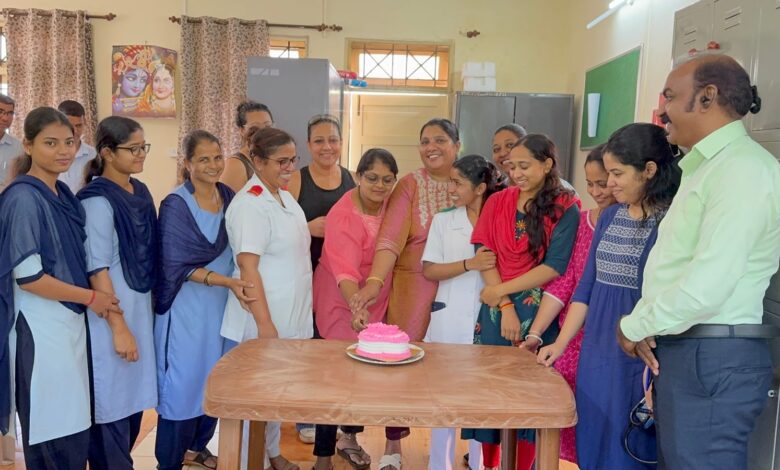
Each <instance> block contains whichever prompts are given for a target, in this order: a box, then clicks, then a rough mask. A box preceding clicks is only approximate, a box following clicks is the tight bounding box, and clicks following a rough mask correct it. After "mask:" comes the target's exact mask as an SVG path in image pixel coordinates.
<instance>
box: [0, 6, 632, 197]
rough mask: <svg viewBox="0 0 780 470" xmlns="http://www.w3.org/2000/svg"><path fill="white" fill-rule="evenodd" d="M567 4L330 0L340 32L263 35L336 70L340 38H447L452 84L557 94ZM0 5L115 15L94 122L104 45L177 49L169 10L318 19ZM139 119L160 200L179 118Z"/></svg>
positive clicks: (266, 12)
mask: <svg viewBox="0 0 780 470" xmlns="http://www.w3.org/2000/svg"><path fill="white" fill-rule="evenodd" d="M578 1H579V0H577V1H573V2H571V3H577V2H578ZM641 1H646V0H641ZM569 4H570V2H569V1H568V0H523V1H518V0H491V1H490V2H478V1H477V2H475V1H473V0H395V1H392V2H388V1H384V0H330V1H328V2H327V7H326V12H325V13H326V23H328V24H333V23H336V24H339V25H341V26H342V27H343V28H344V30H343V31H342V32H339V33H333V32H329V33H324V34H323V33H318V32H316V31H304V30H281V29H274V30H272V31H271V33H272V35H291V36H307V37H308V40H309V56H310V57H317V58H327V59H330V60H331V61H332V62H333V63H334V65H336V67H337V68H341V67H343V66H344V62H345V57H346V40H347V39H348V38H359V39H395V40H407V41H437V42H439V41H441V42H450V43H451V44H452V47H453V52H452V54H453V66H452V70H453V71H455V72H456V73H455V74H454V76H453V77H452V80H453V82H454V83H457V82H458V81H459V76H458V74H457V71H458V70H459V69H460V67H461V64H462V63H463V62H465V61H492V62H495V63H496V65H497V81H498V89H499V90H500V91H521V92H558V93H560V92H566V91H567V90H568V89H569V83H570V81H571V78H570V75H571V74H570V71H571V66H570V64H569V47H570V43H571V42H570V39H569V36H570V31H569V28H567V15H568V13H567V10H568V9H569V8H570V7H569V6H568V5H569ZM0 7H16V8H25V7H34V8H42V9H52V8H64V9H69V10H77V9H84V10H87V11H88V12H90V13H96V14H104V13H108V12H109V11H110V12H113V13H115V14H116V15H117V18H116V19H115V20H114V21H111V22H107V21H103V20H94V21H93V25H94V31H95V37H94V43H95V70H96V75H97V77H96V81H97V100H98V117H100V118H103V117H106V116H108V115H109V114H110V112H111V107H110V97H111V78H110V72H109V71H110V57H111V47H112V46H113V45H115V44H116V45H119V44H150V45H157V46H163V47H168V48H171V49H175V50H178V51H180V50H181V45H180V43H179V32H180V30H179V26H178V25H176V24H173V23H171V22H170V21H168V17H169V16H171V15H176V16H179V15H181V14H182V13H185V14H187V15H190V16H204V15H210V16H217V17H222V18H225V17H229V16H236V17H239V18H244V19H256V18H264V19H266V20H268V21H269V22H275V23H305V24H319V23H320V22H321V19H322V3H321V1H319V0H284V1H271V0H263V1H258V0H222V1H215V0H135V1H133V2H127V1H117V0H111V1H107V0H0ZM473 29H476V30H479V31H480V32H481V35H480V36H478V37H477V38H474V39H468V38H466V37H465V35H463V34H460V32H461V31H462V32H465V31H469V30H473ZM456 86H457V85H456ZM140 121H141V123H142V125H143V126H144V129H145V131H146V140H147V141H148V142H151V143H152V145H153V148H152V152H151V154H150V158H149V159H148V160H147V164H146V168H145V171H144V173H143V174H142V175H141V176H140V179H141V180H143V181H144V182H146V183H147V184H148V185H149V187H150V189H151V191H152V194H153V195H154V197H155V199H156V201H157V202H158V203H159V201H160V200H161V199H162V197H164V196H165V194H167V193H168V192H169V191H170V189H171V188H172V187H173V185H174V183H175V159H174V158H171V157H170V156H169V155H170V153H171V152H172V151H175V149H176V148H177V139H178V124H179V121H178V119H176V120H161V119H142V120H140Z"/></svg>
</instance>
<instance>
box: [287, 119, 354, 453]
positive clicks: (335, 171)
mask: <svg viewBox="0 0 780 470" xmlns="http://www.w3.org/2000/svg"><path fill="white" fill-rule="evenodd" d="M307 135H308V142H307V143H308V145H309V153H310V154H311V163H310V164H309V165H307V166H305V167H303V168H301V169H300V170H298V171H296V172H295V173H293V175H292V178H291V179H290V184H289V185H288V187H287V190H288V191H289V192H290V194H292V195H293V197H294V198H295V199H297V200H298V204H300V206H301V208H302V209H303V213H304V214H305V215H306V222H308V223H309V233H311V247H310V251H311V269H312V272H313V271H314V270H315V269H316V268H317V264H319V261H320V255H321V254H322V245H323V242H324V241H325V238H324V237H325V216H326V215H327V214H328V211H329V210H330V208H331V207H333V205H334V204H336V202H338V200H339V199H341V196H343V195H344V194H346V192H347V191H349V190H350V189H352V188H354V187H355V186H356V184H355V175H354V174H353V173H352V172H350V171H349V170H347V169H346V168H344V167H342V166H341V165H340V164H339V162H340V160H341V124H340V123H339V120H338V119H337V118H336V117H334V116H330V115H325V114H323V115H318V116H314V117H313V118H311V119H310V120H309V125H308V129H307ZM314 315H317V312H314ZM314 337H315V338H320V335H319V333H318V332H317V323H316V321H315V323H314ZM296 428H297V430H298V438H299V439H300V440H301V441H302V442H304V443H306V444H313V443H314V426H313V425H311V424H300V423H299V424H297V425H296Z"/></svg>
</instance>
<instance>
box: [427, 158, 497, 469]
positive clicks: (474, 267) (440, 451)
mask: <svg viewBox="0 0 780 470" xmlns="http://www.w3.org/2000/svg"><path fill="white" fill-rule="evenodd" d="M502 181H503V176H502V174H501V172H500V171H499V170H498V168H496V166H495V165H493V164H492V163H490V162H488V161H487V160H486V159H485V158H484V157H482V156H479V155H469V156H466V157H463V158H461V159H459V160H457V161H456V162H455V164H454V165H453V167H452V170H451V174H450V182H449V186H448V188H447V190H448V192H449V194H450V198H451V199H452V203H453V205H454V208H452V209H448V210H445V211H443V212H440V213H438V214H436V215H435V216H434V218H433V222H432V224H431V230H430V232H429V233H428V241H427V243H426V245H425V251H424V252H423V256H422V261H423V275H424V276H425V277H426V278H427V279H429V280H431V281H439V288H438V290H437V292H436V300H435V301H434V303H433V308H432V309H431V322H430V324H429V326H428V331H427V333H426V335H425V341H426V342H435V343H454V344H472V343H473V339H474V326H475V324H476V322H477V315H478V314H479V307H480V301H479V292H480V290H481V289H482V278H481V276H480V274H479V273H480V271H483V270H486V269H491V268H493V267H495V262H496V257H495V255H494V254H493V253H492V252H490V251H488V250H487V249H485V248H480V249H479V250H477V251H476V253H475V251H474V245H472V244H471V232H472V231H473V228H474V224H475V223H476V222H477V219H478V218H479V213H480V211H481V210H482V205H483V204H484V202H485V200H486V199H487V198H488V197H489V196H490V195H491V194H493V193H494V192H496V191H498V190H500V189H503V186H502V184H501V182H502ZM481 455H482V449H481V446H480V443H479V442H477V441H473V440H472V441H469V461H470V462H469V463H470V465H471V468H479V463H480V461H481ZM454 459H455V429H452V428H435V429H433V430H431V457H430V461H429V465H428V468H429V469H431V470H443V469H447V470H449V469H452V468H457V466H456V465H454V464H453V462H454Z"/></svg>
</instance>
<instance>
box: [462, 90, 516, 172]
mask: <svg viewBox="0 0 780 470" xmlns="http://www.w3.org/2000/svg"><path fill="white" fill-rule="evenodd" d="M514 116H515V97H514V96H513V95H502V94H496V93H485V94H481V93H467V92H459V93H457V94H456V99H455V122H456V123H457V125H458V128H459V129H460V141H461V151H460V154H461V155H469V154H472V153H476V154H477V155H482V156H483V157H485V158H487V159H489V160H490V159H492V158H493V154H492V150H491V148H492V145H493V132H494V131H495V130H496V129H498V128H499V127H501V126H503V125H504V124H508V123H510V122H514Z"/></svg>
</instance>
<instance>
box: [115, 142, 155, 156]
mask: <svg viewBox="0 0 780 470" xmlns="http://www.w3.org/2000/svg"><path fill="white" fill-rule="evenodd" d="M150 148H152V144H143V145H133V146H132V147H119V146H117V149H122V150H127V151H129V152H130V154H131V155H133V156H134V157H137V156H139V155H141V150H143V152H144V154H147V153H149V149H150Z"/></svg>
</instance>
